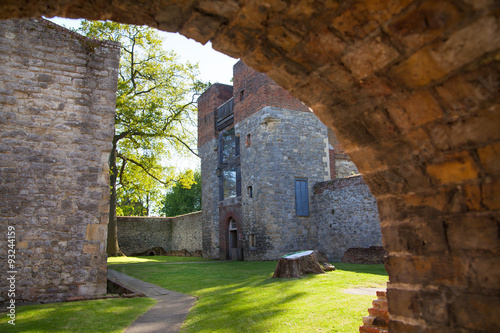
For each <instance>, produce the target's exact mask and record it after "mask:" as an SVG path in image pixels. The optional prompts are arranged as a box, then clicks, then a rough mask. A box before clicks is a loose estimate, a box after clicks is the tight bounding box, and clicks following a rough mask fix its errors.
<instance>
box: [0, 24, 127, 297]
mask: <svg viewBox="0 0 500 333" xmlns="http://www.w3.org/2000/svg"><path fill="white" fill-rule="evenodd" d="M0 51H1V52H0V202H1V209H0V218H1V220H2V232H1V233H0V243H1V244H3V245H4V246H2V247H1V248H0V271H1V273H0V274H1V279H2V281H5V274H6V273H7V271H8V270H9V269H7V267H6V263H7V247H6V246H5V244H7V242H6V239H5V238H6V230H7V227H8V226H12V227H14V228H15V234H16V238H15V240H16V249H15V250H16V253H15V256H16V258H15V269H14V270H17V285H16V287H17V290H16V300H17V301H58V300H64V299H66V298H67V297H72V296H92V295H99V294H103V293H105V292H106V274H107V269H106V252H105V248H106V247H105V245H106V235H107V222H108V209H109V208H108V207H109V183H108V167H107V161H108V156H109V152H110V150H111V140H112V137H113V130H114V113H115V98H116V97H115V96H116V84H117V70H118V62H119V45H118V44H116V43H108V42H106V43H104V42H97V41H92V40H89V39H86V38H83V37H81V36H79V35H77V34H75V33H72V32H70V31H68V30H66V29H63V28H61V27H58V26H56V25H54V24H52V23H49V22H48V21H45V20H43V19H39V20H11V21H1V22H0ZM10 270H13V269H10ZM1 286H2V289H1V293H2V297H4V298H6V299H7V296H6V289H5V286H6V284H5V283H2V284H1Z"/></svg>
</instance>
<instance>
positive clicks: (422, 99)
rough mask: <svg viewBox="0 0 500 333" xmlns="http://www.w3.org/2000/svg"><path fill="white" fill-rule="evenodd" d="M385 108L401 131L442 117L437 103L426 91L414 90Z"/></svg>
mask: <svg viewBox="0 0 500 333" xmlns="http://www.w3.org/2000/svg"><path fill="white" fill-rule="evenodd" d="M387 110H388V111H389V114H390V115H391V118H392V119H393V120H394V122H395V123H396V125H397V126H398V127H399V128H400V129H402V130H403V131H408V130H409V129H411V128H413V127H417V126H421V125H423V124H426V123H428V122H432V121H435V120H437V119H439V118H441V117H443V111H442V110H441V108H440V107H439V104H438V103H437V101H436V100H435V99H434V97H432V95H431V94H430V93H429V92H427V91H420V92H416V93H413V94H412V95H410V96H409V97H408V98H404V99H400V100H398V101H395V102H393V103H391V104H390V105H389V106H388V107H387Z"/></svg>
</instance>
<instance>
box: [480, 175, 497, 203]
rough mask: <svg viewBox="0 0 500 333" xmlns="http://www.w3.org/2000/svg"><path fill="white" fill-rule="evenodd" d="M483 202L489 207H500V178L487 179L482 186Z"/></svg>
mask: <svg viewBox="0 0 500 333" xmlns="http://www.w3.org/2000/svg"><path fill="white" fill-rule="evenodd" d="M481 196H482V199H483V200H482V203H483V205H485V206H486V207H487V208H489V209H492V210H493V209H500V180H498V179H495V180H491V181H486V182H485V183H483V184H482V187H481Z"/></svg>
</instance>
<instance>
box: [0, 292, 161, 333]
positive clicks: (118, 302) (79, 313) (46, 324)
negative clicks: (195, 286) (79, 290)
mask: <svg viewBox="0 0 500 333" xmlns="http://www.w3.org/2000/svg"><path fill="white" fill-rule="evenodd" d="M155 303H156V301H154V300H152V299H149V298H135V299H111V300H93V301H80V302H70V303H52V304H43V305H26V306H19V307H17V308H16V322H15V324H16V325H15V326H14V325H11V324H8V323H7V320H5V318H2V319H1V320H0V331H1V332H119V331H122V330H123V329H125V328H126V327H127V326H129V325H130V324H131V323H132V322H133V321H134V320H135V319H136V318H137V317H138V316H139V315H141V314H142V313H144V312H145V311H147V310H148V309H149V307H151V306H153V305H154V304H155Z"/></svg>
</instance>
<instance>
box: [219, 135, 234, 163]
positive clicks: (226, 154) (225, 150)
mask: <svg viewBox="0 0 500 333" xmlns="http://www.w3.org/2000/svg"><path fill="white" fill-rule="evenodd" d="M235 157H236V137H235V135H234V127H233V128H231V129H229V130H227V131H224V132H222V161H221V162H222V163H227V162H229V161H231V160H233V159H234V158H235Z"/></svg>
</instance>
